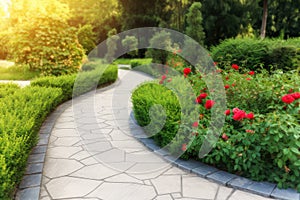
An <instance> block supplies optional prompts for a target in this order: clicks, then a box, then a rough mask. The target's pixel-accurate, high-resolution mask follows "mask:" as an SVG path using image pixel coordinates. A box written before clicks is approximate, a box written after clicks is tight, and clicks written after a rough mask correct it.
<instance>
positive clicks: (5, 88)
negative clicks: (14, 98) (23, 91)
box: [0, 83, 20, 98]
mask: <svg viewBox="0 0 300 200" xmlns="http://www.w3.org/2000/svg"><path fill="white" fill-rule="evenodd" d="M19 89H20V87H19V86H18V85H17V84H12V83H0V98H3V97H5V96H8V95H12V94H14V93H15V92H16V91H18V90H19Z"/></svg>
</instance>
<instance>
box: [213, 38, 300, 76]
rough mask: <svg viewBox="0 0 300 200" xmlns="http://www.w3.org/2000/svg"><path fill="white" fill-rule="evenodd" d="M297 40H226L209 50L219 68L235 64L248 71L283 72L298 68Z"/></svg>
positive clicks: (299, 59)
mask: <svg viewBox="0 0 300 200" xmlns="http://www.w3.org/2000/svg"><path fill="white" fill-rule="evenodd" d="M297 41H299V39H297V38H296V39H295V43H294V44H293V39H290V41H285V40H269V39H265V40H258V39H250V38H244V39H241V38H237V39H228V40H225V41H224V42H222V43H221V44H220V45H218V46H215V47H213V48H212V49H211V52H212V56H213V59H214V60H215V61H216V62H218V64H219V66H220V67H221V68H223V65H227V64H228V63H236V64H238V65H240V66H243V67H246V68H248V69H250V70H257V69H258V68H260V67H264V68H265V69H268V70H269V71H271V70H276V69H282V70H283V71H288V70H294V69H297V67H298V66H299V63H300V62H299V61H300V57H299V55H300V54H299V52H300V51H299V49H300V48H299V42H298V43H297Z"/></svg>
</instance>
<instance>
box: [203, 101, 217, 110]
mask: <svg viewBox="0 0 300 200" xmlns="http://www.w3.org/2000/svg"><path fill="white" fill-rule="evenodd" d="M214 104H215V102H214V101H213V100H207V101H206V103H205V108H206V109H207V110H209V109H211V108H212V107H213V105H214Z"/></svg>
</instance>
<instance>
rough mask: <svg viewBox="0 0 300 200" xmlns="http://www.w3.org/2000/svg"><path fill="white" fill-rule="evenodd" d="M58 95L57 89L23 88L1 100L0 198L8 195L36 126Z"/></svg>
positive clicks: (23, 164) (18, 176)
mask: <svg viewBox="0 0 300 200" xmlns="http://www.w3.org/2000/svg"><path fill="white" fill-rule="evenodd" d="M61 95H62V92H61V90H60V89H54V88H52V89H47V90H45V88H39V87H26V88H24V89H21V90H18V91H16V92H15V93H14V94H12V95H8V96H6V97H4V98H2V99H0V115H1V116H5V117H2V118H1V119H0V199H10V198H11V195H12V193H13V191H14V189H15V186H16V185H17V184H18V183H19V182H20V180H21V178H22V175H23V172H24V169H25V167H26V163H27V158H28V155H29V153H30V150H31V148H32V147H33V146H34V145H35V144H36V141H37V132H38V130H39V127H40V126H41V124H42V122H43V120H44V119H45V118H46V116H47V114H48V113H49V112H50V111H52V110H53V109H54V108H55V107H56V106H57V105H58V104H59V103H60V102H61ZM37 108H38V109H37Z"/></svg>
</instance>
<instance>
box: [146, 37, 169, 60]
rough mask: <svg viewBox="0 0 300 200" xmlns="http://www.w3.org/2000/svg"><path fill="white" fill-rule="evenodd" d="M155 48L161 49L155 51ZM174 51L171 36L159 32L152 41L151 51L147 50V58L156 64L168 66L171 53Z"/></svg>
mask: <svg viewBox="0 0 300 200" xmlns="http://www.w3.org/2000/svg"><path fill="white" fill-rule="evenodd" d="M154 47H156V48H160V49H153V48H154ZM171 50H172V40H171V34H170V33H167V32H165V31H161V32H157V33H156V34H155V35H154V36H153V37H152V38H151V40H150V49H148V50H147V52H146V54H147V57H149V58H152V60H153V62H154V63H158V64H166V62H167V59H168V56H169V54H170V52H169V51H171Z"/></svg>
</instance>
